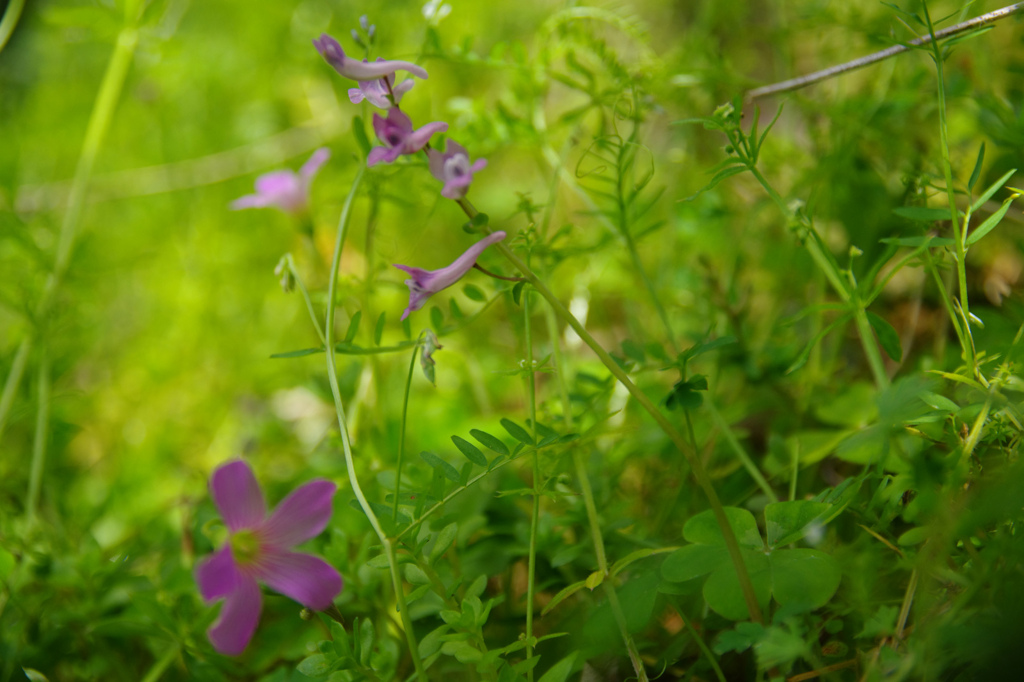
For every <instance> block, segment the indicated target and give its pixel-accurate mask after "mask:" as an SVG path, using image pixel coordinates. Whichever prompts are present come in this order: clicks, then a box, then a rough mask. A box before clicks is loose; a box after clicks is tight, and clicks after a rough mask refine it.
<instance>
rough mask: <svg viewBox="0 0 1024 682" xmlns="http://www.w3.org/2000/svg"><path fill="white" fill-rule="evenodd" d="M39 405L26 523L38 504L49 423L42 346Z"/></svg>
mask: <svg viewBox="0 0 1024 682" xmlns="http://www.w3.org/2000/svg"><path fill="white" fill-rule="evenodd" d="M37 383H38V391H39V407H38V409H37V411H36V433H35V439H34V440H33V442H32V468H31V471H30V473H29V479H28V502H26V504H25V507H26V512H27V516H28V523H29V525H30V526H31V525H32V523H34V522H35V518H36V510H37V508H38V505H39V489H40V486H41V485H42V481H43V466H44V464H45V463H46V442H47V436H48V435H49V425H50V358H49V356H48V354H47V352H46V348H45V347H43V348H42V350H41V351H40V354H39V376H38V379H37Z"/></svg>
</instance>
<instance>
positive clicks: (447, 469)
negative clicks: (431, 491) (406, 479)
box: [420, 450, 460, 483]
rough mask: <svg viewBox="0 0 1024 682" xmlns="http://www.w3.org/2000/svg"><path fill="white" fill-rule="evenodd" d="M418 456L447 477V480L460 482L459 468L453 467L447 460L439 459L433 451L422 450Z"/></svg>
mask: <svg viewBox="0 0 1024 682" xmlns="http://www.w3.org/2000/svg"><path fill="white" fill-rule="evenodd" d="M420 457H421V458H422V459H423V461H424V462H426V463H427V464H429V465H430V466H431V467H432V468H434V469H435V470H437V471H439V472H441V473H442V474H443V475H444V477H445V478H447V479H448V480H449V481H451V482H453V483H459V482H460V478H459V470H458V469H456V468H455V467H453V466H452V465H451V464H449V463H448V462H446V461H444V460H443V459H441V458H440V457H438V456H437V455H435V454H434V453H433V452H428V451H426V450H424V451H423V452H421V453H420Z"/></svg>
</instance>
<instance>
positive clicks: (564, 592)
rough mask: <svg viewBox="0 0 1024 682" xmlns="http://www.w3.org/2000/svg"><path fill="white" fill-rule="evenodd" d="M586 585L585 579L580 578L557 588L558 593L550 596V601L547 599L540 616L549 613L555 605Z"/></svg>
mask: <svg viewBox="0 0 1024 682" xmlns="http://www.w3.org/2000/svg"><path fill="white" fill-rule="evenodd" d="M586 586H587V581H586V580H580V581H579V582H575V583H573V584H572V585H569V586H568V587H564V588H562V589H561V590H559V592H558V594H556V595H555V596H554V597H552V598H551V601H549V602H548V603H547V604H546V605H545V606H544V608H543V609H542V610H541V612H540V615H542V616H546V615H548V614H549V613H551V611H552V610H553V609H554V608H555V607H556V606H558V605H559V604H561V603H562V602H563V601H565V600H566V599H568V598H569V597H571V596H572V595H574V594H576V593H577V592H579V591H580V590H582V589H583V588H584V587H586Z"/></svg>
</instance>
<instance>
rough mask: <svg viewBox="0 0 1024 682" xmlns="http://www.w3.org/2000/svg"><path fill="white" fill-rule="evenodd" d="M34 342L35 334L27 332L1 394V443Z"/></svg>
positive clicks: (15, 355)
mask: <svg viewBox="0 0 1024 682" xmlns="http://www.w3.org/2000/svg"><path fill="white" fill-rule="evenodd" d="M33 340H34V339H33V332H31V331H29V332H27V335H26V336H25V338H23V339H22V340H21V344H20V345H19V346H18V351H17V352H16V353H15V354H14V362H12V363H11V371H10V372H8V374H7V379H6V380H5V381H4V392H3V393H2V394H0V441H2V440H3V436H4V427H6V426H7V416H8V415H9V414H10V413H11V406H12V405H13V404H14V395H15V393H17V392H18V385H19V384H21V377H22V376H23V375H24V374H25V366H26V365H27V364H28V356H29V354H30V353H31V352H32V342H33Z"/></svg>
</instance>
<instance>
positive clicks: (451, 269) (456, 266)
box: [417, 230, 505, 294]
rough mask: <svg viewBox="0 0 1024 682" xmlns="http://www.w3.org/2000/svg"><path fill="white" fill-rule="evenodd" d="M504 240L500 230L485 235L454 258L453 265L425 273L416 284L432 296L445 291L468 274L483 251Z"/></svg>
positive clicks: (503, 234)
mask: <svg viewBox="0 0 1024 682" xmlns="http://www.w3.org/2000/svg"><path fill="white" fill-rule="evenodd" d="M504 238H505V233H504V232H502V231H500V230H499V231H497V232H493V233H491V234H489V235H487V236H486V237H484V238H483V239H481V240H480V241H478V242H477V243H476V244H473V246H471V247H469V248H468V249H466V252H465V253H463V254H462V255H461V256H459V257H458V258H456V259H455V262H454V263H452V264H451V265H449V266H448V267H446V268H441V269H440V270H434V271H432V272H428V273H426V275H425V276H423V277H420V278H417V283H418V284H419V285H420V286H421V287H423V288H424V289H426V290H427V291H429V292H430V293H432V294H436V293H437V292H439V291H441V290H442V289H447V288H448V287H450V286H451V285H453V284H455V283H456V282H458V281H459V280H460V279H462V277H463V276H464V275H465V274H466V273H467V272H469V270H470V268H472V267H473V265H474V264H475V263H476V259H477V258H479V257H480V254H481V253H483V252H484V249H486V248H487V247H488V246H490V245H491V244H494V243H496V242H500V241H501V240H502V239H504Z"/></svg>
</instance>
